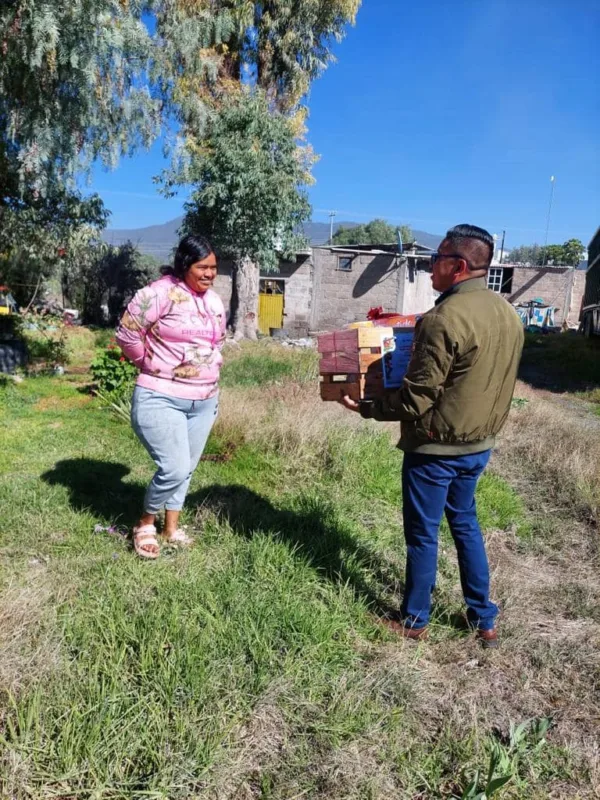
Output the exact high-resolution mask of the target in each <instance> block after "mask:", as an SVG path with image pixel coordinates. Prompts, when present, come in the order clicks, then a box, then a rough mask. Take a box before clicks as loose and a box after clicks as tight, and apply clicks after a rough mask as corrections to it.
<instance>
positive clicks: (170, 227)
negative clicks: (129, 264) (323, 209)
mask: <svg viewBox="0 0 600 800" xmlns="http://www.w3.org/2000/svg"><path fill="white" fill-rule="evenodd" d="M182 221H183V217H176V218H175V219H172V220H170V221H169V222H165V223H164V224H162V225H149V226H148V227H147V228H132V229H126V228H121V229H118V228H114V229H110V228H109V229H108V230H106V231H104V233H103V234H102V238H103V239H104V241H105V242H107V244H115V245H118V244H124V243H125V242H128V241H129V242H133V244H135V245H137V246H138V248H139V249H140V250H141V252H142V253H146V254H148V255H151V256H154V257H155V258H157V259H158V260H159V261H169V260H170V258H171V254H172V251H173V248H174V247H175V245H176V244H177V240H178V238H179V235H178V233H177V231H178V229H179V227H180V226H181V223H182ZM358 224H359V223H357V222H336V223H335V224H334V226H333V230H334V233H335V231H337V230H338V228H355V227H356V226H357V225H358ZM304 233H305V235H306V238H307V239H308V240H309V242H310V243H311V245H313V246H315V247H316V246H318V245H322V244H327V242H328V241H329V223H327V222H307V223H306V224H305V225H304ZM413 233H414V236H415V239H416V240H417V242H419V244H423V245H425V246H426V247H437V246H438V244H439V243H440V242H441V240H442V237H441V236H438V235H436V234H433V233H427V232H426V231H419V230H415V229H413ZM382 244H384V242H382Z"/></svg>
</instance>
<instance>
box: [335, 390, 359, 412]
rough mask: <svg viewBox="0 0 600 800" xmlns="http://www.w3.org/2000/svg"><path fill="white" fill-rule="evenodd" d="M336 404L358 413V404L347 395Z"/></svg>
mask: <svg viewBox="0 0 600 800" xmlns="http://www.w3.org/2000/svg"><path fill="white" fill-rule="evenodd" d="M338 403H339V404H340V405H342V406H344V408H347V409H348V410H349V411H360V403H357V402H356V401H355V400H353V399H352V398H351V397H349V396H348V395H347V394H345V395H344V396H343V397H342V399H341V400H338Z"/></svg>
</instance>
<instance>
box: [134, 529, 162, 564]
mask: <svg viewBox="0 0 600 800" xmlns="http://www.w3.org/2000/svg"><path fill="white" fill-rule="evenodd" d="M148 545H154V546H155V547H156V551H152V550H148V549H147V548H148ZM159 547H160V545H159V544H158V539H157V538H156V528H155V527H154V525H142V526H141V527H139V528H134V529H133V549H134V550H135V552H136V553H137V554H138V556H139V557H140V558H150V559H155V558H158V556H159V555H160V550H159Z"/></svg>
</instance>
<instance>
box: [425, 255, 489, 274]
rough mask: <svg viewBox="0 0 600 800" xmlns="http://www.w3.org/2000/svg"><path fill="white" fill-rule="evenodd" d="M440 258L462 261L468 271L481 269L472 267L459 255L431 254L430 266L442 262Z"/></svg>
mask: <svg viewBox="0 0 600 800" xmlns="http://www.w3.org/2000/svg"><path fill="white" fill-rule="evenodd" d="M442 258H458V259H460V260H461V261H464V262H465V264H466V265H467V267H468V268H469V269H470V270H474V269H481V267H474V266H473V265H472V264H471V262H470V261H469V260H468V259H467V258H465V257H464V256H461V255H460V253H432V254H431V266H432V267H434V266H435V265H436V264H437V262H438V261H441V260H442Z"/></svg>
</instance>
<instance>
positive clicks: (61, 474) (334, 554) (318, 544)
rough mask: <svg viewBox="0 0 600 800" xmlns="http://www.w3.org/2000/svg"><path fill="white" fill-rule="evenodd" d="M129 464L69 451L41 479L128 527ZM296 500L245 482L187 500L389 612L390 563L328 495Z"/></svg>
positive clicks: (132, 509) (393, 587)
mask: <svg viewBox="0 0 600 800" xmlns="http://www.w3.org/2000/svg"><path fill="white" fill-rule="evenodd" d="M129 472H130V469H129V467H127V466H125V465H124V464H119V463H114V462H108V461H98V460H95V459H90V458H72V459H66V460H64V461H59V462H57V464H56V465H55V466H54V468H53V469H51V470H49V471H48V472H46V473H44V475H42V479H43V480H44V481H46V483H48V484H50V485H51V486H57V485H60V486H65V487H66V488H67V489H68V490H69V494H70V497H69V502H70V505H71V507H72V508H73V509H75V510H76V511H85V512H88V511H89V512H90V513H91V514H93V516H94V517H96V518H97V519H98V520H102V519H104V520H106V521H107V522H111V523H115V522H118V523H119V524H123V525H127V526H128V527H130V526H131V524H133V523H134V522H135V521H136V520H137V515H139V511H140V508H141V507H142V502H143V498H144V491H145V487H144V486H141V485H140V484H131V483H125V482H124V480H123V479H124V478H125V477H126V476H127V475H128V474H129ZM295 502H296V508H294V509H279V508H276V507H275V506H273V504H272V503H271V502H270V501H269V500H268V499H267V498H265V497H263V496H262V495H259V494H257V493H256V492H253V491H251V490H250V489H247V488H246V487H245V486H236V485H232V486H221V485H213V486H210V487H208V488H206V489H203V490H201V491H199V492H195V493H193V494H192V495H191V496H190V497H189V498H188V502H187V505H188V506H189V507H192V508H193V507H194V506H196V507H197V508H198V510H197V518H198V521H199V522H202V518H203V515H206V513H207V512H209V513H214V514H215V516H216V517H217V518H218V519H221V520H223V521H226V522H227V523H229V525H231V527H232V529H233V530H234V531H235V532H236V533H238V534H239V535H241V536H244V537H246V538H251V537H252V536H253V535H254V534H255V533H256V532H257V531H262V532H264V533H267V534H269V535H271V536H273V537H276V538H278V539H280V540H282V541H285V542H286V543H287V544H288V545H289V546H290V547H291V548H292V549H293V551H294V553H296V554H297V556H298V557H299V558H302V559H303V560H305V561H307V562H308V563H309V564H310V565H311V566H312V567H314V568H315V569H317V570H318V571H319V572H320V573H321V574H323V575H324V576H325V577H326V578H327V579H329V580H331V581H332V582H334V583H339V584H346V583H347V584H348V585H350V586H351V587H352V588H353V589H354V591H355V593H356V595H357V597H360V598H362V599H364V600H366V602H367V604H368V605H369V607H370V608H371V610H372V611H373V612H375V613H377V614H382V615H393V614H394V610H393V608H392V606H391V605H390V604H388V603H386V602H384V601H383V600H382V599H381V597H382V595H385V594H391V592H393V593H394V595H396V596H397V594H398V592H399V591H400V590H401V588H402V587H401V584H400V582H399V578H398V576H397V575H395V574H393V571H392V569H391V568H390V566H389V565H388V564H386V563H384V562H383V561H382V560H381V558H380V557H379V556H378V555H377V554H376V553H375V552H373V551H372V550H370V549H369V548H368V547H365V546H364V545H362V544H360V543H359V542H357V541H356V539H355V538H354V536H352V534H351V533H350V532H349V531H348V530H346V529H345V528H344V525H343V524H342V523H340V521H339V520H338V519H337V518H336V513H335V510H334V508H333V507H332V506H331V504H329V503H328V502H327V501H326V500H325V499H320V498H315V497H307V498H300V499H299V500H297V501H295ZM367 576H368V580H367Z"/></svg>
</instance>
